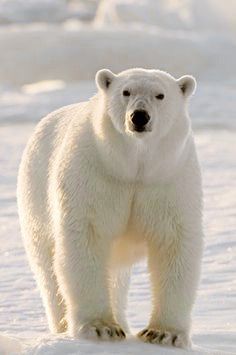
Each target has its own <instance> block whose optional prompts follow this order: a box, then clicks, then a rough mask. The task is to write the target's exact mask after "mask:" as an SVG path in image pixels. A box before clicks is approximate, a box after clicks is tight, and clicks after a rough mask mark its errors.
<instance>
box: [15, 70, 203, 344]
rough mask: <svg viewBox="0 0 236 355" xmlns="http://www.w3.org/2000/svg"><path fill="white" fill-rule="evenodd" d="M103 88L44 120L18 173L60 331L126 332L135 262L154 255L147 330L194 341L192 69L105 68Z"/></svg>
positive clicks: (32, 255)
mask: <svg viewBox="0 0 236 355" xmlns="http://www.w3.org/2000/svg"><path fill="white" fill-rule="evenodd" d="M96 84H97V87H98V93H97V94H96V95H95V96H94V97H92V98H91V99H90V100H89V101H87V102H83V103H78V104H75V105H70V106H67V107H63V108H61V109H59V110H58V111H56V112H53V113H51V114H49V115H48V116H47V117H46V118H44V119H43V120H42V121H41V122H40V123H39V124H38V126H37V127H36V130H35V132H34V134H33V135H32V137H31V139H30V141H29V143H28V145H27V147H26V149H25V152H24V154H23V158H22V162H21V165H20V170H19V177H18V206H19V216H20V223H21V229H22V234H23V239H24V244H25V248H26V251H27V254H28V258H29V261H30V264H31V267H32V269H33V271H34V273H35V276H36V280H37V283H38V286H39V289H40V291H41V296H42V299H43V303H44V306H45V310H46V315H47V319H48V323H49V327H50V330H51V331H52V332H64V331H67V332H68V334H69V335H71V336H73V337H80V336H81V337H85V338H88V339H102V340H103V339H105V340H106V339H110V340H121V339H123V338H125V333H126V332H128V325H127V322H126V317H125V309H126V298H127V291H128V284H129V272H130V269H131V266H132V265H133V264H134V263H135V262H137V261H138V260H140V258H142V257H144V256H147V259H148V268H149V272H150V278H151V285H152V313H151V317H150V321H149V324H148V325H147V327H146V328H145V329H144V330H142V331H140V333H139V334H138V337H139V338H140V339H141V340H143V341H145V342H150V343H157V344H166V345H173V346H177V347H188V346H190V342H191V341H190V326H191V310H192V306H193V303H194V299H195V294H196V289H197V285H198V281H199V275H200V264H201V255H202V240H203V232H202V187H201V174H200V168H199V163H198V159H197V155H196V150H195V144H194V139H193V134H192V131H191V124H190V119H189V115H188V108H187V106H188V105H187V103H188V99H189V97H190V96H191V94H192V93H193V92H194V90H195V86H196V83H195V79H194V78H193V77H192V76H188V75H185V76H183V77H181V78H180V79H178V80H176V79H175V78H174V77H172V76H171V75H170V74H168V73H166V72H163V71H160V70H145V69H141V68H135V69H129V70H126V71H123V72H121V73H119V74H114V73H112V72H111V71H110V70H108V69H103V70H100V71H98V73H97V74H96Z"/></svg>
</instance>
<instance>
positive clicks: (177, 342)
mask: <svg viewBox="0 0 236 355" xmlns="http://www.w3.org/2000/svg"><path fill="white" fill-rule="evenodd" d="M138 338H139V339H141V340H142V341H144V342H145V343H152V344H161V345H168V346H175V347H177V348H184V349H187V348H189V347H190V346H191V342H190V339H189V337H188V336H187V335H186V334H183V333H178V332H172V331H171V332H170V331H164V330H160V329H152V328H146V329H144V330H142V331H141V332H140V333H138Z"/></svg>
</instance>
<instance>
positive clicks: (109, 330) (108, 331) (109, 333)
mask: <svg viewBox="0 0 236 355" xmlns="http://www.w3.org/2000/svg"><path fill="white" fill-rule="evenodd" d="M107 334H108V335H109V336H110V337H112V335H113V332H112V330H111V329H109V328H108V329H107Z"/></svg>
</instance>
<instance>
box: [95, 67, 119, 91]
mask: <svg viewBox="0 0 236 355" xmlns="http://www.w3.org/2000/svg"><path fill="white" fill-rule="evenodd" d="M114 78H115V74H113V73H112V72H111V71H110V70H109V69H102V70H99V71H98V72H97V74H96V78H95V80H96V84H97V87H98V89H102V90H107V89H108V88H109V86H110V85H111V83H112V81H113V79H114Z"/></svg>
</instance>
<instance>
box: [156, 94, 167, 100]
mask: <svg viewBox="0 0 236 355" xmlns="http://www.w3.org/2000/svg"><path fill="white" fill-rule="evenodd" d="M164 97H165V95H164V94H159V95H157V96H156V99H158V100H163V99H164Z"/></svg>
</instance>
